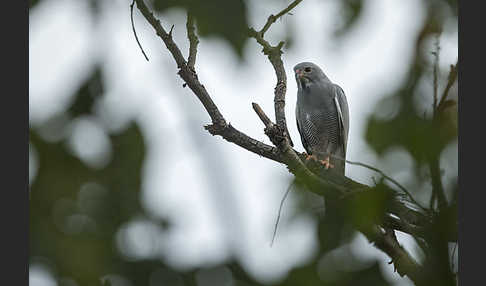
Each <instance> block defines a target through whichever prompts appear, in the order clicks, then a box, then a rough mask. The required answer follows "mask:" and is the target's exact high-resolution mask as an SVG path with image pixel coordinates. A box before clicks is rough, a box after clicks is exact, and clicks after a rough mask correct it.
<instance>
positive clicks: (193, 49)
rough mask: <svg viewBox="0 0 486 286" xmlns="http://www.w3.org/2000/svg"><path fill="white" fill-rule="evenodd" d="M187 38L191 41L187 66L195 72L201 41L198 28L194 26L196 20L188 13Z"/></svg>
mask: <svg viewBox="0 0 486 286" xmlns="http://www.w3.org/2000/svg"><path fill="white" fill-rule="evenodd" d="M186 28H187V38H188V39H189V56H188V58H187V65H188V66H189V68H190V69H192V70H194V65H195V63H196V54H197V44H199V39H198V38H197V36H196V32H195V30H196V27H195V26H194V18H193V17H192V15H191V14H190V13H189V12H187V24H186Z"/></svg>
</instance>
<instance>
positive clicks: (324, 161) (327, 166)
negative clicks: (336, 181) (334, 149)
mask: <svg viewBox="0 0 486 286" xmlns="http://www.w3.org/2000/svg"><path fill="white" fill-rule="evenodd" d="M319 162H321V163H322V164H323V165H324V166H325V167H326V170H327V169H329V168H334V165H333V164H331V162H330V158H329V156H327V158H326V159H325V160H320V161H319Z"/></svg>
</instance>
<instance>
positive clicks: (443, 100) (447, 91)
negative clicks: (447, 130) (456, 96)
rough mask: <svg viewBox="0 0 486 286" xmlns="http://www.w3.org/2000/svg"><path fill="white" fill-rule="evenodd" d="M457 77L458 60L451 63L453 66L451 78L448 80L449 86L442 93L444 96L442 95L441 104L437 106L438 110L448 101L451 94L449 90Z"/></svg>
mask: <svg viewBox="0 0 486 286" xmlns="http://www.w3.org/2000/svg"><path fill="white" fill-rule="evenodd" d="M456 78H457V62H456V64H455V65H451V67H450V71H449V78H448V80H447V86H446V88H445V89H444V92H443V93H442V97H441V99H440V101H439V104H438V106H437V108H438V110H441V109H442V106H443V105H444V102H445V101H446V99H447V96H448V95H449V90H450V89H451V87H452V86H453V85H454V82H455V81H456Z"/></svg>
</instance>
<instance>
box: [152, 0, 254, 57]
mask: <svg viewBox="0 0 486 286" xmlns="http://www.w3.org/2000/svg"><path fill="white" fill-rule="evenodd" d="M153 6H154V9H155V10H157V11H159V12H163V11H165V10H166V9H168V8H174V7H180V8H184V9H185V10H187V11H189V13H191V14H192V15H194V17H195V18H196V26H197V33H198V35H200V36H202V37H207V36H216V37H220V38H222V39H224V40H226V41H228V43H229V44H230V45H231V47H232V48H233V50H234V51H235V52H236V54H237V55H238V56H240V57H241V56H242V52H243V46H244V44H245V42H246V40H247V29H248V22H247V17H248V16H247V8H246V3H245V2H244V1H243V0H205V1H200V0H169V1H167V0H153Z"/></svg>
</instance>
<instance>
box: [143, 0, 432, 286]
mask: <svg viewBox="0 0 486 286" xmlns="http://www.w3.org/2000/svg"><path fill="white" fill-rule="evenodd" d="M135 1H136V3H137V7H138V9H139V10H140V11H141V12H142V14H143V15H144V17H145V18H146V19H147V21H148V22H149V23H150V24H151V25H152V27H153V28H154V30H155V31H156V33H157V35H158V36H159V37H160V38H161V39H162V40H163V42H164V43H165V46H166V47H167V49H168V50H169V51H170V53H171V54H172V56H173V58H174V60H175V62H176V64H177V67H178V69H179V72H178V74H179V76H180V77H181V78H182V79H183V80H184V81H185V83H186V84H187V85H188V86H189V87H190V89H191V90H192V91H193V93H194V94H195V95H196V96H197V97H198V99H199V100H200V101H201V103H202V104H203V106H204V108H205V109H206V111H207V113H208V114H209V116H210V117H211V120H212V124H210V125H207V126H205V129H206V130H208V131H209V132H210V133H211V134H212V135H221V136H222V137H223V138H224V139H225V140H227V141H229V142H232V143H234V144H237V145H238V146H241V147H243V148H245V149H247V150H249V151H251V152H254V153H256V154H258V155H260V156H264V157H266V158H269V159H271V160H274V161H277V162H280V163H283V164H285V165H286V166H287V167H288V169H289V170H290V172H291V173H293V174H294V175H295V176H296V179H297V180H300V179H303V181H304V183H305V184H306V187H308V188H309V190H310V191H312V192H315V193H317V194H320V195H322V196H324V197H326V199H340V198H342V196H343V195H345V194H350V193H351V194H352V193H355V192H356V193H361V192H363V191H366V190H371V189H372V188H371V187H369V186H366V185H363V184H360V183H358V182H355V181H353V180H351V179H349V178H347V177H344V176H342V175H336V174H335V173H333V171H332V170H326V171H324V173H323V172H321V171H322V166H321V167H320V168H321V169H319V167H316V166H314V167H312V163H310V164H308V165H309V168H312V170H313V171H311V170H310V169H309V168H308V166H307V165H305V164H304V163H303V162H302V159H303V158H304V155H303V154H300V153H298V152H296V151H295V150H294V149H293V148H292V147H291V140H290V137H289V133H288V131H287V125H286V120H285V112H284V108H285V93H286V84H287V78H286V74H285V69H284V66H283V62H282V59H281V54H282V51H281V48H282V46H283V42H280V43H279V44H278V45H277V46H271V45H270V44H269V43H268V42H267V41H266V40H265V39H264V38H263V34H264V32H265V31H267V30H268V29H269V27H270V26H271V24H272V23H274V22H275V20H276V19H278V17H281V16H282V15H284V14H285V13H288V12H289V11H290V10H291V9H292V8H294V7H295V6H297V4H298V3H300V2H301V1H294V2H293V3H292V4H291V5H290V6H289V7H287V8H286V9H284V10H282V11H281V12H280V13H278V14H277V16H274V17H273V18H272V17H270V18H269V20H268V21H267V24H265V26H264V28H262V30H261V31H260V32H256V31H255V30H254V29H252V28H250V29H249V35H250V36H251V37H253V38H255V39H256V41H257V42H258V43H259V44H260V45H262V46H263V53H264V54H265V55H267V56H268V58H269V60H270V62H271V64H272V66H273V67H274V70H275V74H276V76H277V84H276V87H275V97H274V103H275V116H276V124H274V123H273V122H272V121H271V120H270V119H269V118H268V116H266V115H265V113H264V112H263V110H262V109H261V108H260V107H259V106H258V104H255V103H254V104H253V108H254V110H255V112H256V113H257V114H258V116H259V117H260V119H261V120H262V122H263V123H264V125H265V134H267V136H268V137H269V138H270V140H271V141H272V143H273V144H274V145H275V146H276V148H275V147H272V146H269V145H266V144H264V143H262V142H259V141H257V140H255V139H253V138H251V137H249V136H247V135H246V134H244V133H242V132H240V131H238V130H237V129H235V128H234V127H232V126H231V125H230V124H227V123H226V120H225V119H224V117H223V115H222V114H221V113H220V111H219V109H218V108H217V106H216V105H215V103H214V102H213V101H212V99H211V97H210V95H209V93H208V92H207V91H206V89H205V88H204V86H203V85H202V84H201V83H200V82H199V80H198V78H197V75H196V73H195V72H194V70H193V69H192V68H191V66H190V64H189V63H188V62H186V61H185V59H184V57H183V56H182V53H181V51H180V50H179V48H178V47H177V45H176V44H175V42H174V41H173V39H172V35H171V32H169V33H167V32H166V31H165V30H164V28H163V27H162V25H161V24H160V21H159V20H158V19H156V18H155V17H154V15H153V13H152V12H150V11H149V9H148V8H147V6H146V5H145V4H144V2H143V0H135ZM190 21H191V20H190V19H188V22H190ZM190 26H192V25H191V24H190V23H188V24H187V27H190ZM189 30H190V28H189V29H188V37H189V38H190V36H189V34H190V33H191V32H189ZM171 31H172V29H171ZM194 36H195V33H194ZM193 48H194V49H196V47H195V44H193ZM190 50H191V48H190ZM189 54H190V55H191V52H190V53H189ZM193 55H194V56H193V57H191V56H190V58H191V59H192V58H194V60H195V52H193ZM191 62H192V60H191ZM316 174H319V176H318V175H316ZM323 174H324V175H323ZM391 191H392V190H391ZM387 211H389V212H390V213H393V214H395V215H396V216H398V217H399V218H400V219H399V220H394V221H393V223H395V224H396V226H397V227H400V228H401V229H402V230H405V231H409V232H412V233H411V234H412V235H415V233H414V232H415V230H411V229H413V227H411V226H410V225H409V224H412V225H426V224H427V223H428V218H427V217H426V216H425V215H423V214H420V213H418V212H416V211H414V210H411V209H410V208H408V207H406V206H405V205H403V204H402V203H400V202H398V201H393V202H392V203H391V204H390V206H389V208H388V209H387ZM385 224H387V225H391V220H389V219H385ZM358 229H359V230H360V231H361V232H362V233H363V234H365V236H366V237H367V238H368V240H369V241H371V242H373V243H374V245H375V246H376V247H377V248H379V249H380V250H382V251H384V252H385V253H387V254H388V255H389V256H390V257H391V258H392V261H393V262H394V264H395V267H396V269H397V271H398V272H399V273H400V275H407V276H408V277H410V279H412V280H413V281H414V282H415V283H416V284H418V285H424V283H423V281H424V280H423V278H422V276H421V274H420V273H421V269H420V266H419V265H418V264H417V262H415V260H414V259H413V258H411V257H410V255H409V254H408V253H407V252H406V251H405V250H404V249H403V247H402V246H401V245H400V244H399V243H398V241H397V240H396V237H395V236H394V235H392V234H390V232H389V231H388V232H384V231H382V230H381V229H380V227H379V226H378V225H373V226H372V227H366V228H363V227H360V226H358Z"/></svg>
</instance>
